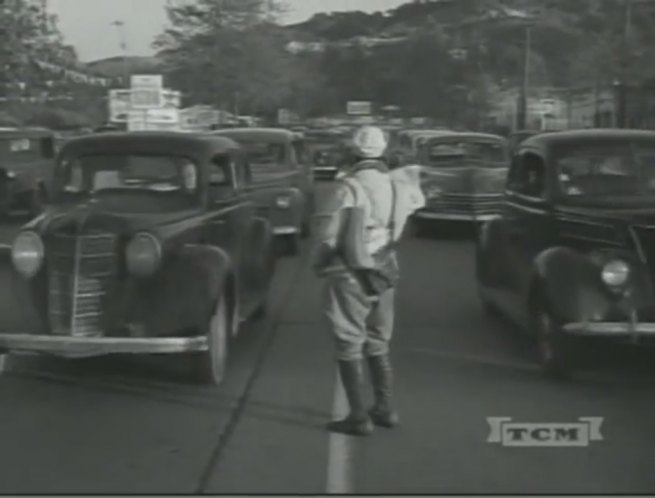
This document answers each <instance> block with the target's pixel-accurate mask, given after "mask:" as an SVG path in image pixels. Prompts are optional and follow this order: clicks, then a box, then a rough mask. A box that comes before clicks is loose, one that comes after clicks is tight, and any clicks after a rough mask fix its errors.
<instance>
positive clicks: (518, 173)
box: [509, 152, 546, 198]
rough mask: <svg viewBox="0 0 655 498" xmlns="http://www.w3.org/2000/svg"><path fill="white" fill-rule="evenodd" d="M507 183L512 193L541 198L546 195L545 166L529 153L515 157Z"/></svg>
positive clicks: (534, 155) (535, 155)
mask: <svg viewBox="0 0 655 498" xmlns="http://www.w3.org/2000/svg"><path fill="white" fill-rule="evenodd" d="M509 182H510V185H511V190H513V191H514V192H517V193H519V194H522V195H526V196H529V197H536V198H543V197H544V196H545V194H546V165H545V164H544V161H543V159H542V158H541V157H539V156H538V155H537V154H533V153H530V152H528V153H524V154H521V155H517V156H515V160H514V162H513V164H512V171H511V178H510V179H509Z"/></svg>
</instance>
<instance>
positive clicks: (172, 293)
mask: <svg viewBox="0 0 655 498" xmlns="http://www.w3.org/2000/svg"><path fill="white" fill-rule="evenodd" d="M238 285H239V283H238V282H237V276H236V273H235V271H234V266H233V263H232V261H231V259H230V257H229V255H228V254H227V253H226V252H225V251H223V250H221V249H219V248H217V247H213V246H206V245H185V246H184V247H182V248H180V249H179V250H177V251H176V252H175V253H174V254H172V255H171V256H170V257H169V258H167V260H166V261H165V262H164V266H163V267H162V268H161V270H160V271H159V272H158V273H157V274H156V275H155V276H154V277H152V278H148V279H143V280H137V279H132V285H131V289H130V290H129V291H128V292H126V293H125V296H126V297H125V300H126V301H127V303H129V304H128V306H129V308H130V311H129V312H128V321H136V322H141V323H143V325H144V326H145V327H146V329H147V330H148V331H150V334H149V335H156V336H166V335H172V334H177V333H179V332H180V331H182V330H188V329H190V328H194V329H200V330H204V327H205V326H206V323H207V320H208V319H209V317H211V315H212V313H213V312H214V309H215V307H216V303H217V302H218V299H219V298H220V297H221V293H222V292H223V290H224V289H228V292H229V294H228V296H227V298H228V305H229V307H230V316H231V318H232V323H233V325H235V326H236V324H238V318H237V317H236V316H235V315H236V314H237V313H238V304H239V303H238V296H239V293H238ZM135 294H136V295H135ZM235 322H236V323H235Z"/></svg>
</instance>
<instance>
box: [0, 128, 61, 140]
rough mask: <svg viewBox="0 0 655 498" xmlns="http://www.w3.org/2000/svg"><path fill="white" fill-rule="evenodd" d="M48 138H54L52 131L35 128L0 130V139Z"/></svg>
mask: <svg viewBox="0 0 655 498" xmlns="http://www.w3.org/2000/svg"><path fill="white" fill-rule="evenodd" d="M50 136H54V132H53V131H52V130H48V129H47V128H37V127H26V128H15V127H4V128H0V137H1V138H29V137H50Z"/></svg>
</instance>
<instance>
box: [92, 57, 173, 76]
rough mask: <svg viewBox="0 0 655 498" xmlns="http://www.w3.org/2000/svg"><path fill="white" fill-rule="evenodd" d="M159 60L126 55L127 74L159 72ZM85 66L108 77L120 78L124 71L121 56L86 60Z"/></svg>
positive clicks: (123, 62)
mask: <svg viewBox="0 0 655 498" xmlns="http://www.w3.org/2000/svg"><path fill="white" fill-rule="evenodd" d="M160 64H161V61H160V60H159V59H158V58H157V57H127V70H128V74H149V73H158V72H160ZM86 67H87V68H88V70H89V71H91V72H93V73H94V74H98V75H102V76H105V77H108V78H121V77H122V76H123V75H124V71H125V61H124V58H123V57H120V56H118V57H110V58H108V59H101V60H97V61H93V62H88V63H87V64H86Z"/></svg>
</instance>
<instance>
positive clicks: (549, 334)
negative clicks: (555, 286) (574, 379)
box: [533, 304, 572, 380]
mask: <svg viewBox="0 0 655 498" xmlns="http://www.w3.org/2000/svg"><path fill="white" fill-rule="evenodd" d="M533 323H534V327H535V329H536V333H537V355H538V360H539V365H540V366H541V368H542V370H543V371H544V373H545V374H546V376H548V377H549V378H551V379H554V380H567V379H569V378H570V376H571V372H572V351H571V345H570V344H569V343H568V341H567V337H566V335H565V332H564V331H563V330H562V328H561V327H560V325H559V324H558V322H557V320H556V319H555V318H554V317H553V316H552V313H550V311H549V310H548V307H547V306H545V305H543V304H541V305H539V306H537V307H536V309H535V311H534V312H533Z"/></svg>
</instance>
